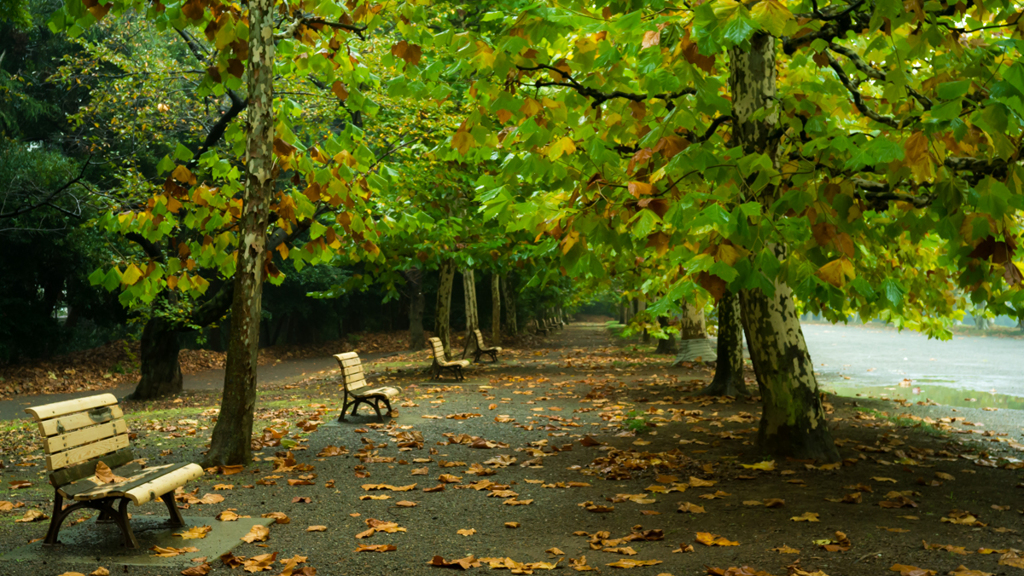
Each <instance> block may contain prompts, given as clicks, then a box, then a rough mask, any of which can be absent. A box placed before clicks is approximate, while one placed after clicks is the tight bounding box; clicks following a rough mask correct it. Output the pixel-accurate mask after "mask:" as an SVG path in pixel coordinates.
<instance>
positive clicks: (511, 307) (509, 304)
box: [501, 274, 519, 338]
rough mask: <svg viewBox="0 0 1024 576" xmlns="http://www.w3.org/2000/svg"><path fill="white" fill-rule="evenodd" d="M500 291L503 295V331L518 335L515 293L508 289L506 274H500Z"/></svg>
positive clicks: (510, 334)
mask: <svg viewBox="0 0 1024 576" xmlns="http://www.w3.org/2000/svg"><path fill="white" fill-rule="evenodd" d="M501 293H502V294H504V295H505V333H506V334H508V335H509V336H512V337H513V338H515V337H516V336H518V335H519V326H518V324H517V323H516V295H515V294H514V293H513V292H512V291H511V290H509V289H508V274H502V275H501Z"/></svg>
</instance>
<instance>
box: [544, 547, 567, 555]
mask: <svg viewBox="0 0 1024 576" xmlns="http://www.w3.org/2000/svg"><path fill="white" fill-rule="evenodd" d="M545 552H547V553H548V554H554V555H555V556H562V555H564V554H565V552H562V551H561V550H559V549H558V548H548V549H547V550H545Z"/></svg>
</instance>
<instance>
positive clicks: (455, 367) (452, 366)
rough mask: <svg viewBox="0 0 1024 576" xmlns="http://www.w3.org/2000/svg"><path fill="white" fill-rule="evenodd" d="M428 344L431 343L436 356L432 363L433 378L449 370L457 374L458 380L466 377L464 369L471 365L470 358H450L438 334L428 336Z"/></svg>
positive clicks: (431, 349)
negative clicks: (431, 336)
mask: <svg viewBox="0 0 1024 576" xmlns="http://www.w3.org/2000/svg"><path fill="white" fill-rule="evenodd" d="M427 344H429V345H430V352H431V354H432V355H433V357H434V363H433V364H431V365H430V369H431V372H432V378H434V379H438V378H440V377H441V373H442V372H444V371H448V372H451V373H452V374H453V375H455V379H456V380H465V379H466V376H465V375H464V374H463V373H462V369H463V368H465V367H466V366H469V360H449V359H448V355H447V354H445V353H444V344H442V343H441V339H440V338H437V337H436V336H435V337H433V338H427Z"/></svg>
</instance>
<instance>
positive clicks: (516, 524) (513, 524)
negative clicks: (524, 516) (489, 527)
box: [505, 522, 520, 528]
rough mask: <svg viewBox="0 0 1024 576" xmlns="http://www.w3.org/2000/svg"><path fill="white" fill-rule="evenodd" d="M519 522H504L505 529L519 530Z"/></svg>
mask: <svg viewBox="0 0 1024 576" xmlns="http://www.w3.org/2000/svg"><path fill="white" fill-rule="evenodd" d="M519 526H520V524H519V522H505V528H519Z"/></svg>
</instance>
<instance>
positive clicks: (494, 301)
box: [491, 274, 501, 346]
mask: <svg viewBox="0 0 1024 576" xmlns="http://www.w3.org/2000/svg"><path fill="white" fill-rule="evenodd" d="M500 286H501V276H500V275H498V274H491V346H498V345H499V344H501V287H500Z"/></svg>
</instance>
